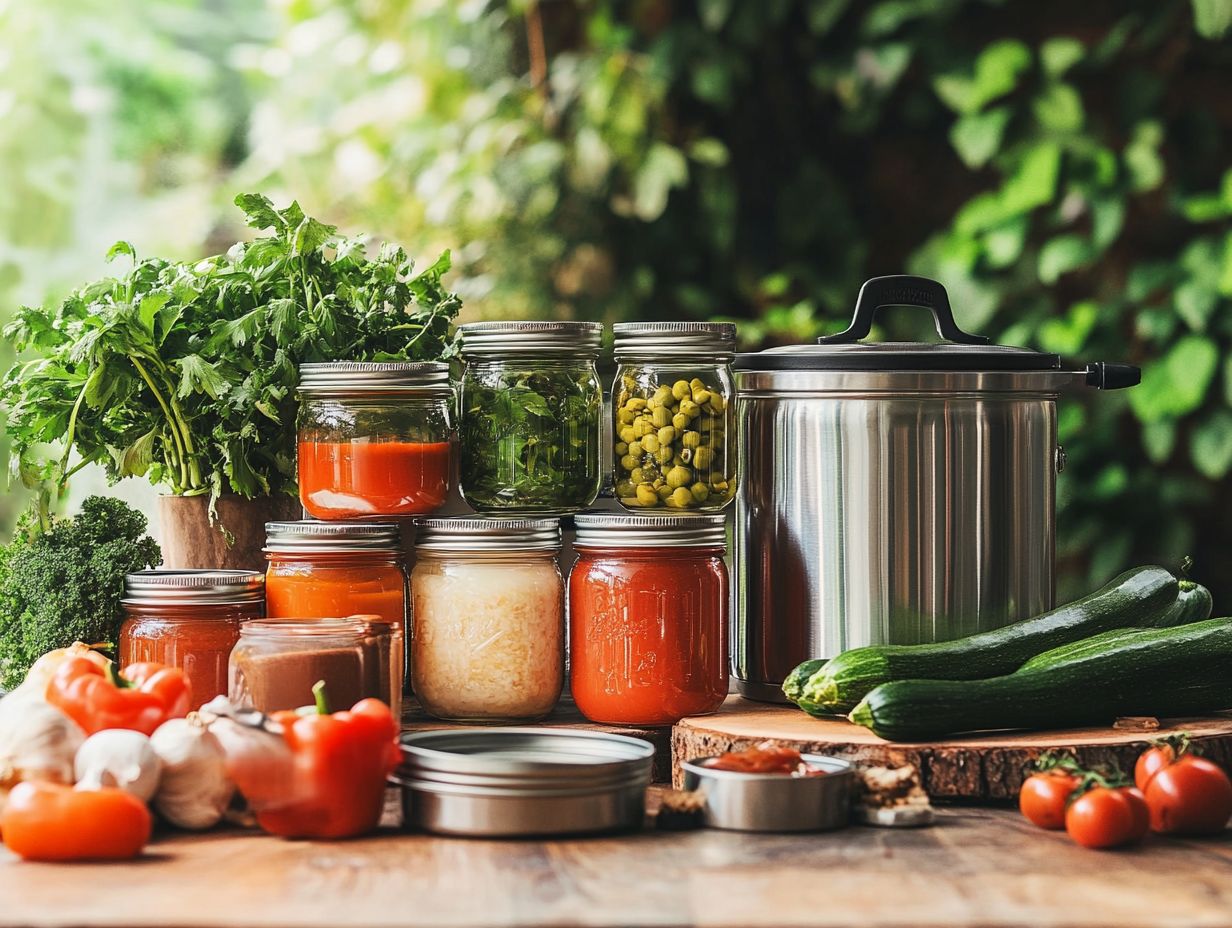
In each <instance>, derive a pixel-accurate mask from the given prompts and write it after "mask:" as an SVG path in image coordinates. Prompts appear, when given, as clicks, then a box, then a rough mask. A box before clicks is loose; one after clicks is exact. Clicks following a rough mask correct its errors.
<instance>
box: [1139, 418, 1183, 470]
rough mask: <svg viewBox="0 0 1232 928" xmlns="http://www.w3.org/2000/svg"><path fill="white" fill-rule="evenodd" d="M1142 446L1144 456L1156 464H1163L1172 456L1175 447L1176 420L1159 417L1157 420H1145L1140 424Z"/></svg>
mask: <svg viewBox="0 0 1232 928" xmlns="http://www.w3.org/2000/svg"><path fill="white" fill-rule="evenodd" d="M1142 447H1143V448H1144V449H1146V456H1147V457H1148V458H1149V459H1150V461H1151V463H1152V464H1155V465H1156V466H1158V465H1160V464H1163V463H1164V462H1166V461H1167V460H1168V458H1170V457H1171V456H1172V449H1173V448H1175V447H1176V422H1175V421H1173V420H1172V419H1160V420H1159V421H1158V422H1147V423H1146V424H1144V425H1143V426H1142Z"/></svg>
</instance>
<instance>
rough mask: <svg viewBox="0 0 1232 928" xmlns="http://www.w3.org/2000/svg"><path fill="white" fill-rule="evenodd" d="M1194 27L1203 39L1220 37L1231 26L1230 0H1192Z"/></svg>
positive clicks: (1231, 7)
mask: <svg viewBox="0 0 1232 928" xmlns="http://www.w3.org/2000/svg"><path fill="white" fill-rule="evenodd" d="M1193 11H1194V28H1195V29H1196V30H1197V31H1198V35H1200V36H1202V37H1203V38H1204V39H1222V38H1223V37H1224V34H1225V33H1226V32H1227V31H1228V29H1229V28H1230V27H1232V0H1193Z"/></svg>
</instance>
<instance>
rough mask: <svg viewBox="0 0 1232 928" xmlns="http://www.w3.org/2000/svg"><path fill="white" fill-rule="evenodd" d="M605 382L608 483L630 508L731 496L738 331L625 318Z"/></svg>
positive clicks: (692, 507) (705, 504) (710, 506)
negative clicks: (608, 394)
mask: <svg viewBox="0 0 1232 928" xmlns="http://www.w3.org/2000/svg"><path fill="white" fill-rule="evenodd" d="M614 331H615V334H616V344H615V355H616V363H617V365H618V366H617V371H616V382H615V384H614V385H613V388H612V415H613V417H614V421H613V430H612V442H613V447H612V463H613V471H612V479H613V484H614V487H615V491H616V497H617V499H619V500H620V502H621V504H622V505H624V506H625V507H627V508H629V509H637V510H645V509H663V510H667V511H676V512H713V511H715V510H717V509H722V508H723V507H724V506H726V505H727V504H728V503H730V502H731V500H732V498H733V497H734V496H735V495H736V481H737V472H736V462H737V460H738V456H737V448H736V425H735V402H734V400H735V385H734V383H733V380H732V371H731V361H732V357H733V354H734V352H735V344H736V327H735V326H734V325H732V324H730V323H714V322H623V323H618V324H617V325H616V326H615V327H614Z"/></svg>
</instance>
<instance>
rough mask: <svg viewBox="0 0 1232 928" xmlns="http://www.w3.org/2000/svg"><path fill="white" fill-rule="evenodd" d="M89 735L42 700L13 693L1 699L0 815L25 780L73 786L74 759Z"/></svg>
mask: <svg viewBox="0 0 1232 928" xmlns="http://www.w3.org/2000/svg"><path fill="white" fill-rule="evenodd" d="M85 738H86V736H85V732H83V731H82V730H81V728H79V727H78V725H77V723H76V722H74V721H73V720H72V719H70V718H69V717H68V716H67V715H65V714H64V713H63V712H61V711H60V710H59V709H57V708H56V707H55V706H52V705H49V704H47V703H45V702H43V701H42V699H39V698H35V697H31V696H28V695H22V696H19V695H17V694H16V693H10V694H9V695H8V696H5V697H4V698H3V699H0V811H2V810H3V809H4V804H5V801H6V800H7V798H8V794H9V790H10V789H12V788H13V787H14V786H16V785H17V784H18V783H21V782H23V781H25V780H44V781H50V782H52V783H72V782H73V758H74V757H75V756H76V754H77V749H78V747H80V746H81V743H82V742H83V741H85Z"/></svg>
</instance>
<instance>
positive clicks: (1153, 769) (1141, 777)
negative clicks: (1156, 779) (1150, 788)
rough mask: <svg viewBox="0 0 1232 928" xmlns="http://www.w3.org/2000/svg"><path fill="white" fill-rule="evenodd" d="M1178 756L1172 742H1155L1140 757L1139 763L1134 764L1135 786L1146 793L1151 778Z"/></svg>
mask: <svg viewBox="0 0 1232 928" xmlns="http://www.w3.org/2000/svg"><path fill="white" fill-rule="evenodd" d="M1176 755H1177V749H1176V747H1175V746H1174V745H1173V744H1171V743H1170V742H1167V741H1157V742H1155V743H1154V744H1153V745H1151V747H1149V748H1147V749H1146V750H1145V751H1143V752H1142V754H1141V755H1139V757H1138V762H1137V763H1136V764H1134V786H1136V787H1138V789H1140V790H1142V791H1143V792H1146V785H1147V784H1148V783H1150V782H1151V777H1153V776H1155V774H1157V773H1159V771H1161V770H1163V769H1164V768H1165V767H1167V766H1168V765H1169V764H1170V763H1172V762H1173V761H1174V760H1176Z"/></svg>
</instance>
